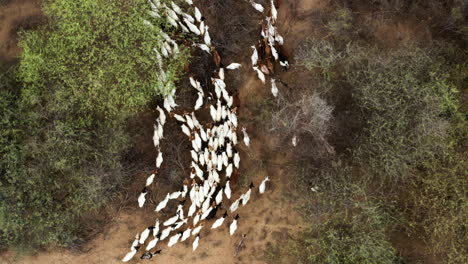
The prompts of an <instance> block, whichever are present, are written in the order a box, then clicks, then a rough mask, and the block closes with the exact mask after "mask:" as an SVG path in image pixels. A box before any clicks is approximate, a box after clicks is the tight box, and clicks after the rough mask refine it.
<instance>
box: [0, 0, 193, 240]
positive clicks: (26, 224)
mask: <svg viewBox="0 0 468 264" xmlns="http://www.w3.org/2000/svg"><path fill="white" fill-rule="evenodd" d="M146 10H148V3H147V1H144V0H132V1H120V0H119V1H107V0H105V1H101V0H77V1H65V0H57V1H46V2H45V3H44V12H45V14H46V15H47V17H48V21H49V23H48V24H47V25H45V26H42V27H41V28H39V29H38V30H35V31H27V32H23V33H22V34H21V35H22V38H21V40H20V46H21V48H22V49H23V53H22V55H21V61H20V63H19V67H18V71H17V78H18V80H19V85H21V86H20V87H17V89H19V88H21V92H20V94H19V96H16V97H12V96H11V94H8V93H2V94H1V98H0V100H1V103H0V106H1V107H2V109H1V113H2V115H3V116H2V122H3V123H2V127H1V128H0V130H1V131H0V135H2V141H1V143H2V144H1V153H0V154H1V157H0V172H1V178H0V243H2V244H4V245H8V246H10V245H13V246H26V247H33V248H34V247H39V246H45V245H48V244H51V243H52V244H58V245H69V244H70V243H72V242H73V241H76V240H77V239H79V238H81V236H80V235H81V233H80V232H79V230H80V229H79V227H80V222H79V219H80V217H82V216H85V215H86V214H87V213H90V212H92V211H93V210H95V209H97V208H99V207H100V206H102V205H103V204H104V203H105V202H106V201H108V199H109V198H110V197H112V195H111V194H112V193H111V191H112V190H115V188H116V187H118V185H119V184H120V183H121V182H122V181H123V179H124V177H125V174H124V172H123V170H122V169H123V164H122V156H123V154H125V151H126V150H127V149H128V142H129V136H130V135H129V134H128V132H127V126H126V123H127V119H128V118H129V117H130V116H131V115H133V114H135V113H138V112H139V111H141V110H142V109H144V108H143V107H144V106H145V105H146V104H147V103H148V102H150V101H152V100H154V98H155V96H157V95H164V94H166V93H167V92H169V91H171V90H172V89H173V87H174V84H173V81H174V80H176V78H177V74H178V72H179V70H180V68H181V65H182V64H183V63H184V61H185V57H186V56H185V55H186V51H184V50H183V49H182V52H181V53H180V56H174V57H172V58H170V59H169V60H167V61H165V65H164V66H165V73H166V75H167V76H168V78H167V81H166V82H162V81H158V79H161V78H158V77H160V76H159V72H160V71H159V67H160V66H161V65H159V63H158V61H157V59H156V57H155V53H154V51H153V48H156V49H159V48H160V45H161V40H162V36H161V34H160V32H161V28H162V27H163V26H164V25H165V21H159V20H151V21H152V23H153V25H154V26H153V27H148V26H147V25H144V24H143V21H142V19H148V20H150V17H149V15H148V14H147V13H146ZM4 136H5V137H4ZM4 138H5V140H3V139H4Z"/></svg>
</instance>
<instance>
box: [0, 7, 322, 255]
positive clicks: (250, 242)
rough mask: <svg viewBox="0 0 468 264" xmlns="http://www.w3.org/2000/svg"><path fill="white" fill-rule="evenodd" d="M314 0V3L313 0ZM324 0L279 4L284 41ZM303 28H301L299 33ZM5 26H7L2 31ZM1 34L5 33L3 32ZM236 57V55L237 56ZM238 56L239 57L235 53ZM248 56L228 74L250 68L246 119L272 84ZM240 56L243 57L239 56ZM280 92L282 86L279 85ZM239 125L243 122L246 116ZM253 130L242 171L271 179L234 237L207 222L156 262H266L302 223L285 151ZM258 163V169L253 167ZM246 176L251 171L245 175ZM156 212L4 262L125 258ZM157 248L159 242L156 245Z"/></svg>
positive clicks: (133, 214)
mask: <svg viewBox="0 0 468 264" xmlns="http://www.w3.org/2000/svg"><path fill="white" fill-rule="evenodd" d="M311 3H316V4H311ZM319 3H320V1H312V0H301V1H297V0H296V1H293V0H289V1H285V0H284V1H283V4H282V6H281V7H280V9H279V22H278V26H279V28H280V32H285V34H284V36H285V45H286V47H287V48H288V49H293V48H294V47H296V46H297V45H299V44H300V41H299V40H301V39H303V38H304V34H307V33H310V31H311V30H313V29H311V28H310V27H308V25H310V24H309V23H308V22H307V21H306V20H305V18H304V17H305V15H302V16H299V17H296V15H297V14H298V13H300V14H309V12H312V10H313V9H314V8H317V6H320V5H319ZM296 30H299V31H298V32H300V34H297V33H296ZM2 32H3V31H2ZM2 34H3V33H2ZM250 45H252V43H248V44H247V45H246V46H245V48H246V49H249V46H250ZM233 59H235V58H233ZM237 60H238V58H237ZM249 61H250V59H249V58H245V59H244V61H242V63H243V64H244V66H245V67H243V70H242V71H240V73H228V74H248V76H249V77H248V78H247V80H246V81H244V83H243V84H242V85H241V88H240V89H239V98H240V99H241V102H242V106H241V108H240V109H239V119H240V120H241V121H242V120H246V121H247V124H252V123H253V122H248V121H249V120H252V119H251V118H250V115H255V114H256V113H254V112H253V111H252V109H253V108H252V107H253V105H252V104H254V102H253V101H251V100H250V99H249V98H252V96H253V95H258V94H260V95H261V96H267V97H268V96H269V97H271V98H273V97H272V96H271V94H270V92H269V87H265V86H263V85H262V84H261V83H260V81H258V80H257V79H256V78H255V77H254V74H253V72H252V71H251V70H250V67H249V66H248V65H250V63H249ZM237 62H239V61H237ZM291 74H292V73H284V72H283V73H280V75H281V78H285V79H287V78H288V77H289V78H291V77H290V76H288V75H291ZM280 92H281V91H280ZM240 125H241V126H242V125H245V124H243V123H242V122H241V123H240ZM247 129H248V131H249V133H250V135H251V144H252V146H251V148H250V149H245V147H240V148H241V149H240V152H241V157H242V162H241V169H240V173H243V172H246V171H247V168H248V169H249V170H248V171H249V172H252V171H253V172H254V173H252V175H249V176H248V178H249V179H248V180H249V181H250V180H252V181H253V182H260V181H261V180H262V179H263V178H264V177H265V176H266V175H269V176H270V178H271V182H270V184H269V185H268V191H267V192H266V193H265V194H264V195H262V196H260V195H259V194H258V191H255V192H253V194H252V199H251V201H250V202H249V204H248V205H247V206H245V207H243V208H240V209H239V210H238V211H237V212H238V213H239V215H240V217H241V218H240V219H239V222H238V230H237V232H236V234H235V235H234V236H233V237H230V236H229V230H228V225H229V224H230V221H226V222H225V224H224V225H223V227H221V228H218V229H217V230H215V231H211V230H209V229H208V228H206V230H203V231H202V232H201V239H200V246H199V248H198V250H197V251H195V252H192V249H191V246H192V244H191V243H192V239H189V240H187V241H186V242H183V243H178V244H177V245H175V246H174V247H172V248H170V249H166V248H165V245H164V247H163V248H162V254H161V255H158V256H157V257H156V258H155V259H154V262H155V263H156V262H157V263H170V264H178V263H180V264H182V263H189V262H190V263H192V264H197V263H203V264H219V263H225V264H229V263H252V264H255V263H267V262H266V261H265V257H264V250H265V249H266V248H267V245H268V243H269V242H272V241H280V240H282V239H285V238H287V233H290V232H295V231H298V230H300V229H301V220H300V217H299V216H298V214H297V213H296V212H295V211H294V208H293V204H291V202H290V201H288V200H287V199H286V198H285V193H284V190H285V189H286V188H284V186H285V185H287V184H288V175H287V171H285V170H284V169H282V166H281V165H282V164H285V163H286V162H287V160H288V158H287V153H281V152H278V153H275V152H274V149H276V145H277V144H278V140H277V139H276V138H275V137H274V135H270V134H268V132H265V131H262V130H261V128H260V127H259V126H255V125H247ZM260 161H264V165H265V166H258V163H259V162H260ZM253 168H255V169H253ZM246 177H247V176H246ZM242 185H245V183H242V184H241V183H239V184H238V187H237V190H236V191H235V192H234V194H233V198H235V199H236V198H237V197H238V196H239V195H240V193H241V192H242V191H244V188H243V187H242ZM153 216H154V215H152V212H150V211H149V210H148V213H147V214H145V213H144V212H142V211H141V210H136V209H125V210H122V212H120V213H119V214H118V215H117V216H116V217H115V218H114V221H113V222H112V223H110V224H108V226H107V227H106V228H105V231H104V232H103V233H101V234H99V235H97V236H96V237H95V238H94V239H93V240H92V241H91V242H89V243H88V244H87V245H86V248H88V251H87V252H86V253H73V252H71V251H69V250H64V249H52V250H49V251H47V252H41V253H39V254H37V255H35V256H21V257H15V254H14V253H13V252H7V253H6V254H3V255H2V256H0V263H5V264H10V263H18V264H31V263H34V264H93V263H96V264H97V263H121V262H120V259H121V258H122V257H123V255H124V254H125V253H126V252H127V250H128V248H129V245H130V244H131V240H132V238H133V237H134V235H135V234H136V233H137V232H140V231H141V228H142V227H144V226H148V225H150V224H152V221H153V220H151V219H153ZM244 233H245V234H247V239H246V240H245V245H246V248H245V249H243V250H242V251H241V253H240V256H239V257H234V255H233V254H234V248H235V246H236V244H237V243H238V242H239V241H240V238H241V235H242V234H244ZM158 248H159V247H158ZM130 263H150V262H148V261H140V260H138V259H137V258H135V259H134V260H133V261H131V262H130Z"/></svg>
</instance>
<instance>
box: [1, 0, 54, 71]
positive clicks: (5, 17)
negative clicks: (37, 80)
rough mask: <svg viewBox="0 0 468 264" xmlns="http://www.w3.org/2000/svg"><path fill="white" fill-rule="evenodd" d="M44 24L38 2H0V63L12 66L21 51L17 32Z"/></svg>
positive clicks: (32, 0)
mask: <svg viewBox="0 0 468 264" xmlns="http://www.w3.org/2000/svg"><path fill="white" fill-rule="evenodd" d="M44 22H45V18H44V16H43V15H42V12H41V1H40V0H17V1H8V0H0V62H3V63H6V64H12V63H14V62H15V61H16V57H17V56H18V55H19V54H20V52H21V50H20V48H19V47H18V46H17V44H18V34H17V33H18V31H19V30H21V29H25V30H26V29H32V28H35V27H37V26H38V25H40V24H43V23H44Z"/></svg>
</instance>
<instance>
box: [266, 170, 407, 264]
mask: <svg viewBox="0 0 468 264" xmlns="http://www.w3.org/2000/svg"><path fill="white" fill-rule="evenodd" d="M324 167H327V168H325V169H320V170H317V169H315V170H314V169H311V168H310V167H305V168H303V167H301V168H296V170H297V169H299V170H298V173H297V176H299V178H297V176H296V177H295V178H294V181H296V182H297V183H296V185H297V186H296V185H293V186H292V188H293V189H294V193H296V192H299V193H300V195H298V197H297V199H299V201H300V204H302V205H301V206H300V210H299V211H300V212H301V213H302V215H303V216H304V220H305V221H307V222H311V224H309V225H308V227H307V228H306V230H304V231H302V232H300V233H299V234H298V235H297V236H295V237H293V238H291V239H289V241H288V242H287V243H285V244H286V245H285V246H283V245H282V246H279V245H278V244H276V245H272V246H270V248H269V249H268V250H267V258H269V260H270V261H272V262H274V263H324V264H331V263H336V264H338V263H340V264H344V263H350V264H352V263H399V258H398V257H397V256H396V252H395V249H394V248H393V247H392V245H391V244H390V242H389V239H388V237H387V231H388V229H389V227H390V224H391V223H392V222H391V218H390V216H389V215H388V214H387V213H386V211H385V209H384V208H381V207H380V205H379V203H378V202H377V201H373V199H372V198H371V197H368V196H367V195H366V192H367V191H366V188H367V186H368V185H367V184H366V183H365V182H362V181H361V180H359V179H356V178H355V177H353V173H352V167H349V166H347V165H345V164H344V163H342V162H340V161H338V162H334V163H332V164H331V166H329V165H328V164H327V165H326V166H324ZM289 171H294V170H289ZM296 178H297V179H296ZM311 186H312V187H313V188H314V189H315V190H316V192H314V191H312V190H311V189H310V188H311ZM317 219H320V220H317Z"/></svg>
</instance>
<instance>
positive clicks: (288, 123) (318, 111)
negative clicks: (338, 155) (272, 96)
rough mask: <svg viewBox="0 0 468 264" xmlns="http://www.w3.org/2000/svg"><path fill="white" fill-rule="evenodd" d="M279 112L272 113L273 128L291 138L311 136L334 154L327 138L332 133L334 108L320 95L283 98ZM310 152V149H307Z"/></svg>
mask: <svg viewBox="0 0 468 264" xmlns="http://www.w3.org/2000/svg"><path fill="white" fill-rule="evenodd" d="M278 102H279V103H278V106H277V110H276V111H274V112H273V113H272V117H271V128H270V130H273V131H280V132H281V134H282V135H285V136H287V137H288V138H291V137H293V136H298V137H299V138H303V136H309V137H312V138H313V139H314V141H315V142H318V143H319V144H320V145H322V146H324V147H325V149H326V150H327V151H328V152H330V153H333V152H334V151H333V148H332V147H331V146H330V145H329V144H328V141H327V139H326V137H327V136H328V135H329V133H330V124H331V119H332V112H333V107H332V106H330V105H329V104H327V102H326V101H325V100H324V99H323V98H322V97H321V96H320V95H319V94H318V93H311V92H306V93H301V94H299V95H298V96H297V99H290V100H288V99H286V98H281V100H279V101H278ZM307 151H308V152H310V149H307Z"/></svg>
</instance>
